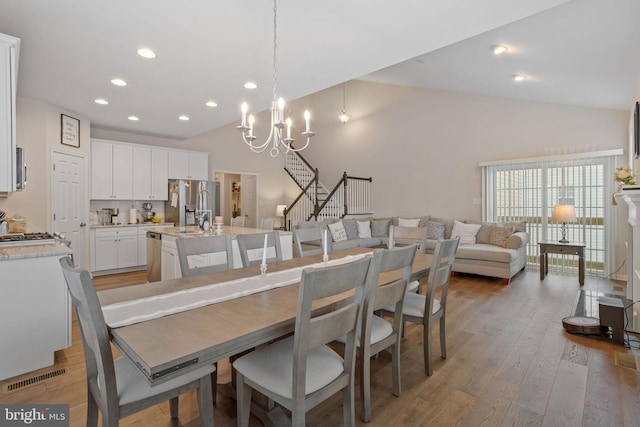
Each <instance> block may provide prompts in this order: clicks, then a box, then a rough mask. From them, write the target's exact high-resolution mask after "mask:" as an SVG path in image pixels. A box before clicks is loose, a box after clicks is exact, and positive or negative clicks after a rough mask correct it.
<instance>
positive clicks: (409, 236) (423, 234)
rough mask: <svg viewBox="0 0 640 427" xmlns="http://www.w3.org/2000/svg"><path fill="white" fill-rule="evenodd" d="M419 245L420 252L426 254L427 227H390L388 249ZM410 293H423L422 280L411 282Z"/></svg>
mask: <svg viewBox="0 0 640 427" xmlns="http://www.w3.org/2000/svg"><path fill="white" fill-rule="evenodd" d="M414 243H415V244H416V245H418V251H419V252H421V253H425V250H426V249H427V228H426V227H403V226H400V225H392V226H390V227H389V240H388V242H387V247H389V248H393V247H395V246H406V245H411V244H414ZM408 291H409V292H414V291H415V292H418V293H421V292H422V283H421V281H420V280H412V281H411V282H409V287H408Z"/></svg>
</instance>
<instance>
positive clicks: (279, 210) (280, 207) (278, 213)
mask: <svg viewBox="0 0 640 427" xmlns="http://www.w3.org/2000/svg"><path fill="white" fill-rule="evenodd" d="M285 209H287V205H278V206H276V216H284V210H285Z"/></svg>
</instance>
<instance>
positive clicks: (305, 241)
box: [292, 227, 333, 257]
mask: <svg viewBox="0 0 640 427" xmlns="http://www.w3.org/2000/svg"><path fill="white" fill-rule="evenodd" d="M324 230H325V228H321V227H310V228H294V229H293V231H292V232H293V244H294V246H295V248H296V252H297V254H298V256H299V257H305V256H310V255H319V254H322V253H323V252H324V248H323V246H322V245H323V244H324ZM332 243H333V242H332V240H331V238H330V235H329V234H327V253H330V252H333V244H332Z"/></svg>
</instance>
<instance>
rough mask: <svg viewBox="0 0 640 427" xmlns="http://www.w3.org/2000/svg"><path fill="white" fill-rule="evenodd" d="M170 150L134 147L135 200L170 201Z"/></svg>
mask: <svg viewBox="0 0 640 427" xmlns="http://www.w3.org/2000/svg"><path fill="white" fill-rule="evenodd" d="M168 179H169V150H168V149H166V148H155V147H144V146H138V145H135V146H134V147H133V198H134V199H135V200H168V199H169V191H168V185H167V181H168Z"/></svg>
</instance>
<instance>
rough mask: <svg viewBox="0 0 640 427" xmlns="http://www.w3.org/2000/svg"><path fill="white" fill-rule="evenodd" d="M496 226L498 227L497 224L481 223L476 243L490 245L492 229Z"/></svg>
mask: <svg viewBox="0 0 640 427" xmlns="http://www.w3.org/2000/svg"><path fill="white" fill-rule="evenodd" d="M494 225H496V223H495V222H481V223H480V230H478V234H476V243H489V235H490V234H491V227H493V226H494Z"/></svg>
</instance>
